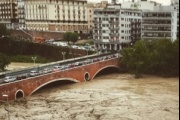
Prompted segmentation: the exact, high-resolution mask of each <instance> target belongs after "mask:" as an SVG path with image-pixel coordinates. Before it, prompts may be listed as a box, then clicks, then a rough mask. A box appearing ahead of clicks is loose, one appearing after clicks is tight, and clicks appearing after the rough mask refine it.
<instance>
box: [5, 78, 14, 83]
mask: <svg viewBox="0 0 180 120" xmlns="http://www.w3.org/2000/svg"><path fill="white" fill-rule="evenodd" d="M15 80H16V77H13V76H7V77H5V78H4V82H6V83H8V82H12V81H15Z"/></svg>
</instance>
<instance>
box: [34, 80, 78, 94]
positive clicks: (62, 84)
mask: <svg viewBox="0 0 180 120" xmlns="http://www.w3.org/2000/svg"><path fill="white" fill-rule="evenodd" d="M75 83H76V82H73V81H69V80H60V81H55V82H52V83H49V84H47V85H45V86H43V87H41V88H40V89H38V90H37V91H35V92H34V93H33V94H32V95H36V94H41V93H46V92H50V91H54V90H56V89H61V90H67V89H70V87H69V86H70V85H72V84H75Z"/></svg>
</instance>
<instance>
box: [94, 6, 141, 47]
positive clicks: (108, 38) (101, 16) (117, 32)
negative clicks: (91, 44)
mask: <svg viewBox="0 0 180 120" xmlns="http://www.w3.org/2000/svg"><path fill="white" fill-rule="evenodd" d="M141 20H142V12H141V11H140V10H132V9H121V6H120V5H109V6H108V7H107V8H104V9H95V11H94V29H93V39H94V40H95V47H96V49H109V50H121V49H122V47H123V45H124V44H130V43H131V42H132V40H133V39H134V40H135V39H137V37H136V38H133V36H132V32H133V31H134V30H136V34H138V35H139V34H140V32H141V29H140V27H141V26H140V24H141ZM133 23H136V27H135V24H133ZM137 23H140V24H137ZM137 28H138V29H137ZM135 36H137V35H135Z"/></svg>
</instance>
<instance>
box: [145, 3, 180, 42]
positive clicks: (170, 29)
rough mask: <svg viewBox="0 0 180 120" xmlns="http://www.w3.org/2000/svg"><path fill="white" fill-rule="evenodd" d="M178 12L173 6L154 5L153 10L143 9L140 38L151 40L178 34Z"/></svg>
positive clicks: (170, 37) (172, 38) (173, 38)
mask: <svg viewBox="0 0 180 120" xmlns="http://www.w3.org/2000/svg"><path fill="white" fill-rule="evenodd" d="M178 24H179V23H178V12H177V10H175V9H174V7H173V6H161V7H156V8H155V9H154V10H153V11H143V17H142V39H144V40H153V39H157V38H168V39H171V40H176V39H177V36H178V30H177V27H178Z"/></svg>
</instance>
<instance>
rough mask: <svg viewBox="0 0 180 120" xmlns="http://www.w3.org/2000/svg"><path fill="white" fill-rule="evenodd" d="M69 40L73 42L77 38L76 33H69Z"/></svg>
mask: <svg viewBox="0 0 180 120" xmlns="http://www.w3.org/2000/svg"><path fill="white" fill-rule="evenodd" d="M70 36H71V37H70V38H71V40H70V41H71V42H72V43H73V44H74V43H75V42H76V41H77V40H78V34H77V33H71V34H70Z"/></svg>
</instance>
